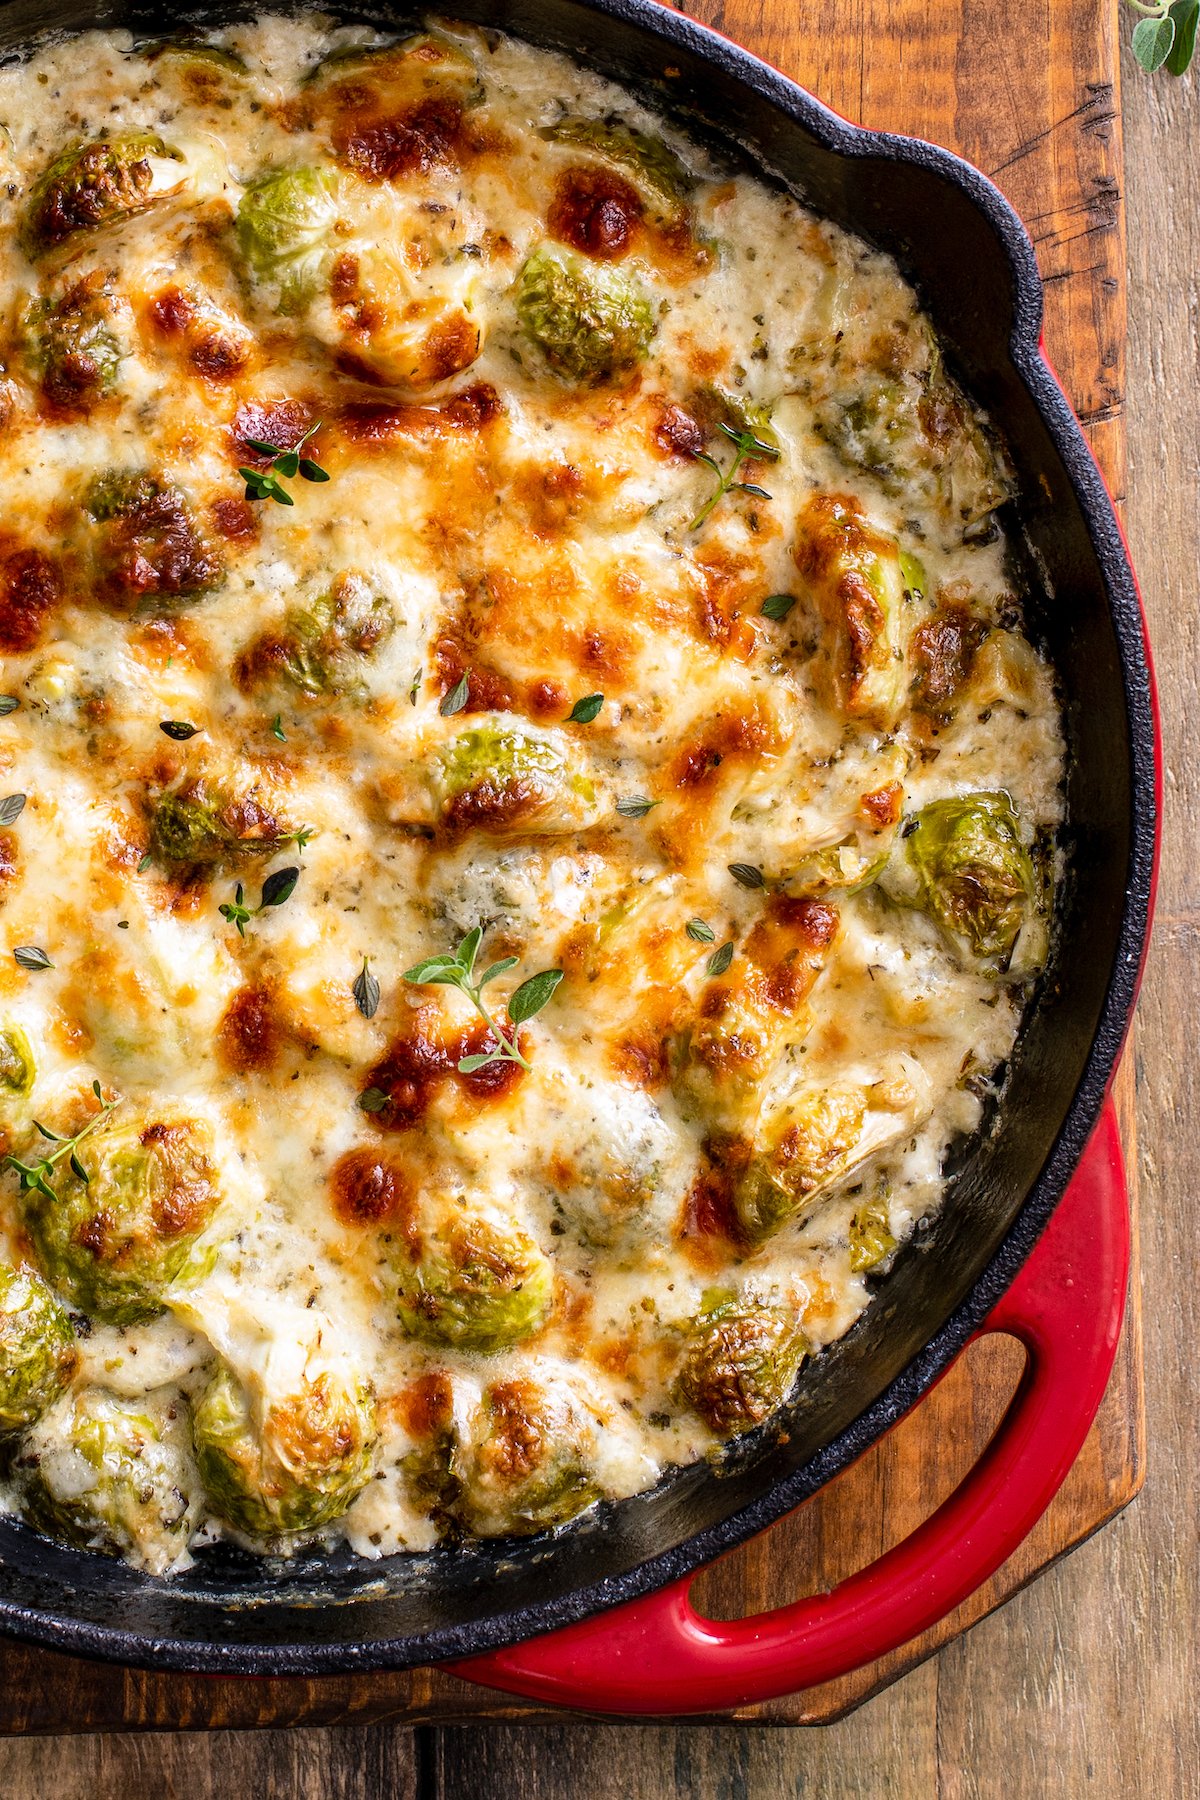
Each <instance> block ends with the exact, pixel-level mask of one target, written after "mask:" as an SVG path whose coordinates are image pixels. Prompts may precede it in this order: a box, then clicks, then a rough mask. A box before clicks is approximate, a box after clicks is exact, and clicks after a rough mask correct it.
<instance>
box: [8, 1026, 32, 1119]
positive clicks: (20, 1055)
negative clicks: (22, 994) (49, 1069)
mask: <svg viewBox="0 0 1200 1800" xmlns="http://www.w3.org/2000/svg"><path fill="white" fill-rule="evenodd" d="M36 1080H37V1059H36V1057H35V1056H34V1054H33V1046H32V1045H31V1044H30V1042H29V1037H28V1035H27V1033H26V1032H24V1031H23V1030H22V1029H21V1027H20V1026H19V1025H16V1024H12V1023H10V1024H8V1025H4V1026H0V1107H3V1106H4V1105H6V1104H11V1102H13V1101H14V1100H27V1099H28V1098H29V1095H30V1094H31V1092H32V1091H33V1084H34V1082H35V1081H36Z"/></svg>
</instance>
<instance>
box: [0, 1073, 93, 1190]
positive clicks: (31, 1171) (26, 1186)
mask: <svg viewBox="0 0 1200 1800" xmlns="http://www.w3.org/2000/svg"><path fill="white" fill-rule="evenodd" d="M92 1092H93V1094H95V1096H96V1098H97V1100H99V1102H100V1111H99V1112H98V1113H93V1114H92V1117H91V1118H90V1119H89V1120H88V1122H87V1124H86V1125H85V1126H84V1127H83V1129H82V1130H80V1131H77V1132H76V1133H75V1135H74V1137H60V1136H59V1134H58V1133H57V1131H51V1130H50V1128H49V1126H47V1125H43V1124H42V1123H41V1121H40V1120H39V1119H35V1120H34V1121H33V1123H34V1126H35V1128H36V1129H37V1130H38V1131H40V1132H41V1134H42V1136H43V1137H44V1138H45V1139H46V1140H47V1141H48V1142H49V1143H51V1144H53V1145H54V1146H55V1148H54V1149H53V1150H52V1151H51V1152H50V1154H49V1156H41V1157H39V1158H38V1160H37V1161H36V1162H27V1163H26V1162H22V1161H21V1159H20V1157H18V1156H6V1157H5V1158H4V1159H3V1161H2V1162H0V1169H12V1170H13V1172H14V1173H15V1174H17V1175H19V1176H20V1178H21V1192H22V1193H23V1194H28V1193H29V1192H31V1190H36V1191H37V1192H38V1193H39V1194H44V1195H45V1196H46V1199H47V1200H57V1199H58V1195H57V1194H56V1193H55V1191H54V1189H53V1188H52V1187H51V1185H50V1177H51V1176H52V1175H53V1173H54V1167H55V1164H56V1163H60V1162H61V1161H62V1159H63V1157H64V1156H65V1157H68V1158H69V1159H70V1164H71V1168H72V1170H73V1172H74V1173H75V1174H76V1175H77V1176H78V1177H79V1179H80V1181H82V1183H83V1185H84V1186H85V1187H87V1185H88V1183H89V1181H90V1180H91V1177H90V1176H89V1174H88V1172H87V1170H86V1169H85V1168H84V1166H83V1164H82V1163H81V1162H80V1160H79V1158H78V1156H77V1155H76V1151H77V1150H78V1149H79V1146H80V1144H82V1142H83V1140H84V1139H85V1138H87V1137H90V1136H91V1134H92V1132H93V1131H95V1129H96V1127H97V1125H100V1124H103V1122H104V1120H105V1119H106V1118H107V1117H108V1115H109V1113H110V1112H111V1111H112V1109H113V1107H114V1106H115V1105H116V1104H117V1103H116V1101H115V1100H106V1099H105V1098H104V1095H103V1094H102V1093H101V1092H100V1083H99V1082H98V1081H93V1083H92Z"/></svg>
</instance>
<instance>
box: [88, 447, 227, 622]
mask: <svg viewBox="0 0 1200 1800" xmlns="http://www.w3.org/2000/svg"><path fill="white" fill-rule="evenodd" d="M83 509H84V512H85V514H86V516H87V518H88V519H89V521H90V522H91V524H92V527H93V541H92V546H91V549H92V584H93V586H94V589H95V591H96V592H97V593H98V594H99V596H100V597H101V599H103V600H105V601H106V602H108V604H110V605H112V606H115V607H117V608H119V609H121V610H132V609H134V608H141V607H145V606H156V605H158V604H161V603H162V602H163V601H178V600H184V601H187V600H195V599H198V598H199V596H200V595H202V594H207V593H209V592H210V591H211V590H212V589H213V588H215V587H217V586H219V585H220V582H221V579H222V577H223V575H224V572H225V569H224V562H223V560H222V557H221V554H220V551H219V550H217V549H216V548H215V547H214V545H213V544H212V542H211V541H210V539H209V537H208V535H207V533H206V532H205V531H204V530H203V529H202V528H201V526H200V523H199V520H198V518H197V515H196V510H195V508H194V507H193V506H192V505H191V504H190V502H189V501H188V499H187V497H186V496H185V495H184V493H183V491H182V489H180V488H178V487H176V486H175V484H174V483H173V482H169V481H164V480H162V479H161V478H160V477H159V476H157V475H154V474H151V473H149V472H148V471H145V470H137V469H110V470H106V471H104V472H103V473H102V474H100V475H97V476H96V477H95V478H94V479H93V480H92V481H91V483H90V484H89V486H88V488H87V491H86V493H85V495H84V500H83Z"/></svg>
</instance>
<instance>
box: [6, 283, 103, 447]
mask: <svg viewBox="0 0 1200 1800" xmlns="http://www.w3.org/2000/svg"><path fill="white" fill-rule="evenodd" d="M116 304H117V303H116V296H115V294H114V293H113V290H112V289H111V288H110V287H109V286H108V284H107V282H106V281H105V278H104V276H103V275H102V274H101V273H100V272H99V271H98V270H94V271H93V272H92V273H91V274H90V275H85V276H84V277H83V278H82V280H80V281H76V282H75V283H74V284H73V285H72V286H71V287H69V288H68V289H67V291H66V292H65V293H64V294H63V295H62V296H61V297H60V298H59V299H58V300H55V301H51V300H48V299H40V300H35V301H34V303H33V305H32V306H31V307H30V308H29V310H28V312H27V313H26V314H25V318H24V320H23V322H22V332H23V336H24V339H25V345H26V351H27V354H28V357H29V361H30V363H31V365H32V367H33V369H34V370H35V372H36V373H37V375H38V377H39V379H40V382H41V387H42V392H43V394H44V395H45V397H46V399H47V400H48V401H49V403H50V404H51V405H52V406H55V407H58V408H59V409H60V410H62V411H65V412H73V411H85V410H86V409H87V407H89V406H90V405H91V404H92V403H93V401H95V400H97V399H99V398H100V396H101V395H102V394H106V393H108V392H110V391H111V389H112V388H113V387H115V386H116V381H117V374H118V371H119V369H120V366H121V359H122V357H123V355H124V354H125V352H124V349H123V346H122V344H121V341H120V339H119V338H118V337H117V335H116V333H115V332H114V330H113V319H114V315H115V312H116Z"/></svg>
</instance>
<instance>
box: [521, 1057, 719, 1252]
mask: <svg viewBox="0 0 1200 1800" xmlns="http://www.w3.org/2000/svg"><path fill="white" fill-rule="evenodd" d="M538 1151H539V1153H540V1157H541V1159H542V1160H541V1163H540V1167H541V1169H542V1170H543V1180H544V1182H545V1186H546V1189H547V1192H548V1193H549V1194H550V1195H551V1196H552V1197H553V1200H554V1202H555V1203H556V1205H557V1206H559V1207H560V1208H561V1210H562V1212H563V1214H564V1215H565V1217H566V1218H567V1219H568V1220H569V1221H570V1223H571V1225H572V1226H573V1228H574V1229H575V1231H576V1232H578V1234H579V1236H580V1237H581V1238H582V1239H583V1241H584V1242H585V1243H587V1244H593V1245H603V1246H606V1247H608V1246H615V1245H621V1244H622V1243H626V1242H628V1243H629V1244H631V1245H635V1246H637V1247H638V1248H640V1249H644V1248H645V1244H646V1241H647V1238H657V1237H660V1236H666V1235H667V1234H668V1233H669V1231H670V1227H671V1223H672V1221H673V1219H674V1217H675V1215H677V1213H678V1211H679V1207H680V1204H681V1202H682V1200H683V1197H684V1193H685V1192H686V1188H687V1186H688V1184H689V1182H690V1178H691V1174H692V1170H691V1168H690V1166H689V1165H688V1162H687V1159H681V1158H680V1155H679V1151H678V1146H677V1143H676V1141H675V1136H674V1134H673V1132H672V1130H671V1127H670V1126H669V1125H668V1124H667V1121H666V1120H665V1119H664V1118H663V1115H662V1113H661V1112H660V1111H659V1109H658V1107H657V1106H656V1105H655V1104H654V1101H653V1100H652V1099H651V1097H650V1095H649V1094H647V1093H644V1092H643V1091H642V1090H641V1089H640V1088H637V1087H633V1086H623V1085H622V1086H619V1087H618V1086H616V1085H615V1084H613V1083H608V1082H604V1083H594V1082H585V1081H583V1080H581V1081H580V1084H579V1088H578V1091H572V1092H570V1094H569V1095H567V1094H564V1095H563V1104H562V1105H561V1107H560V1106H559V1105H558V1104H557V1096H555V1103H554V1104H553V1110H552V1111H551V1113H550V1116H549V1118H548V1119H547V1120H546V1122H545V1127H544V1130H543V1131H542V1133H541V1137H540V1141H539V1145H538Z"/></svg>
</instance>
